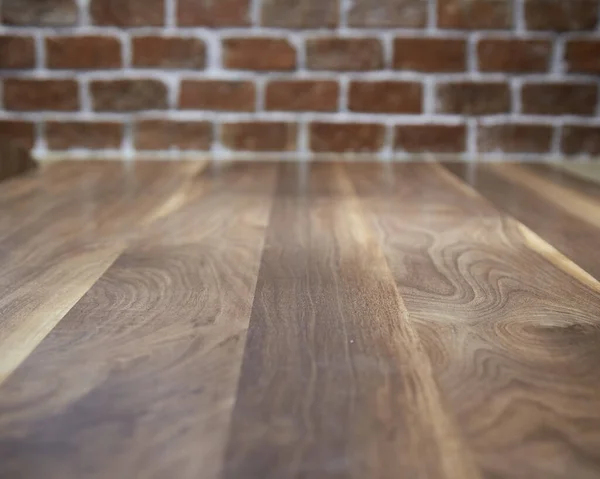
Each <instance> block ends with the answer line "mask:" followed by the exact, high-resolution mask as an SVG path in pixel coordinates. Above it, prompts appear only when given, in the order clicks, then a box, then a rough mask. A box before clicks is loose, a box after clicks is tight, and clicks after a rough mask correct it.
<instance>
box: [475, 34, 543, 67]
mask: <svg viewBox="0 0 600 479" xmlns="http://www.w3.org/2000/svg"><path fill="white" fill-rule="evenodd" d="M477 56H478V60H479V70H481V71H482V72H509V73H532V72H547V71H548V69H549V68H550V58H551V56H552V43H551V42H550V41H547V40H518V39H485V40H481V41H480V42H479V45H477Z"/></svg>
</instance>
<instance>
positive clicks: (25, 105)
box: [4, 78, 79, 111]
mask: <svg viewBox="0 0 600 479" xmlns="http://www.w3.org/2000/svg"><path fill="white" fill-rule="evenodd" d="M4 107H5V108H6V109H7V110H16V111H45V110H48V111H76V110H78V109H79V87H78V85H77V82H76V81H75V80H41V79H24V78H23V79H21V78H10V79H6V80H4Z"/></svg>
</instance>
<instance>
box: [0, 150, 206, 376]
mask: <svg viewBox="0 0 600 479" xmlns="http://www.w3.org/2000/svg"><path fill="white" fill-rule="evenodd" d="M203 166H204V165H203V164H201V163H196V164H193V165H192V164H186V163H182V164H180V165H177V166H175V165H172V164H165V163H153V164H147V163H144V164H137V165H132V166H129V165H125V164H116V163H101V162H92V163H88V162H65V163H64V164H59V165H55V166H53V167H50V168H48V169H47V170H46V171H43V172H42V173H41V174H39V175H36V176H34V177H31V178H27V179H25V180H24V181H23V182H22V183H23V184H19V183H18V182H16V183H15V184H14V186H12V187H9V188H8V190H7V191H6V192H4V191H3V192H1V193H0V217H1V218H2V221H1V228H0V230H1V231H2V234H1V235H0V262H1V268H0V287H1V288H2V292H3V294H2V297H1V298H0V315H1V317H2V321H1V322H0V384H1V383H2V382H3V381H4V380H6V378H7V377H8V376H9V375H10V374H11V373H12V372H13V371H14V370H15V369H16V368H17V367H18V365H19V364H20V363H21V362H22V361H23V360H24V359H25V358H26V357H27V356H28V355H29V354H30V353H31V351H33V349H34V348H35V347H36V346H37V345H38V344H39V343H40V341H41V340H42V339H43V338H44V337H45V336H46V335H47V334H48V333H49V332H50V331H51V330H52V328H53V327H54V326H55V325H56V324H57V323H58V321H60V320H61V319H62V318H63V317H64V315H65V314H66V313H67V312H68V311H69V309H71V307H72V306H73V305H74V304H75V303H76V302H77V301H78V300H79V299H80V298H81V297H82V296H83V294H84V293H85V292H86V291H87V290H88V289H89V288H90V287H91V286H92V285H93V284H94V283H95V281H96V280H97V279H98V278H99V277H100V276H101V275H102V274H103V273H104V272H105V271H106V269H107V268H108V267H109V266H110V265H111V264H112V262H113V261H114V260H115V259H116V258H117V256H118V255H119V254H120V253H121V252H122V251H123V250H124V249H125V247H126V245H127V242H128V241H129V240H130V238H133V237H135V235H136V234H137V230H136V226H138V225H140V224H141V223H142V222H144V220H145V218H146V217H149V216H152V215H154V211H155V209H157V208H158V207H160V205H162V203H163V202H164V201H168V198H169V197H170V196H171V195H173V194H174V193H173V192H174V191H175V190H177V189H178V188H179V186H180V184H181V183H182V182H183V180H184V178H186V177H187V176H189V175H193V174H195V173H196V172H198V171H199V169H201V168H203ZM2 200H4V201H2Z"/></svg>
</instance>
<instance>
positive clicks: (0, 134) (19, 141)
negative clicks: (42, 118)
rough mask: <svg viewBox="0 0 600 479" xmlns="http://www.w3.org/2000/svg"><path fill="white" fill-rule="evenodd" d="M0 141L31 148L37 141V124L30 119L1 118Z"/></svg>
mask: <svg viewBox="0 0 600 479" xmlns="http://www.w3.org/2000/svg"><path fill="white" fill-rule="evenodd" d="M0 143H11V144H16V145H19V146H22V147H23V148H27V149H31V148H33V144H34V143H35V126H34V124H33V123H31V122H29V121H21V120H0Z"/></svg>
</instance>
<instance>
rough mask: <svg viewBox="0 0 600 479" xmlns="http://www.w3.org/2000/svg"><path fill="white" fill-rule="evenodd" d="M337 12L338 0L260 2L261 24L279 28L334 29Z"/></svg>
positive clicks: (264, 0)
mask: <svg viewBox="0 0 600 479" xmlns="http://www.w3.org/2000/svg"><path fill="white" fill-rule="evenodd" d="M338 12H339V4H338V0H262V12H261V23H262V25H265V26H268V27H281V28H318V27H335V26H336V25H337V24H338V21H339V18H338Z"/></svg>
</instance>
